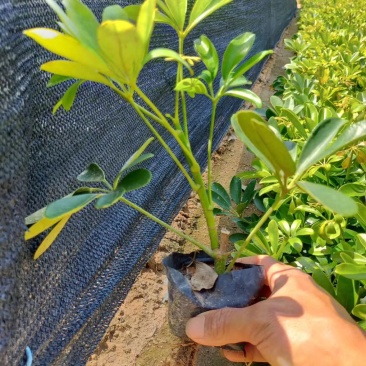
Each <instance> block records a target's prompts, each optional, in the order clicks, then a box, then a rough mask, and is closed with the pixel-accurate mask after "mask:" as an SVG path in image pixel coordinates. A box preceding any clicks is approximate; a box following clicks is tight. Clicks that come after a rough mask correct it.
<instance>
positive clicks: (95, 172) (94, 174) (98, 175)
mask: <svg viewBox="0 0 366 366" xmlns="http://www.w3.org/2000/svg"><path fill="white" fill-rule="evenodd" d="M77 180H78V181H80V182H103V181H105V174H104V171H103V169H102V168H101V167H100V166H99V165H98V164H97V163H91V164H90V165H89V166H88V167H87V168H86V169H85V170H84V171H83V172H82V173H80V174H79V175H78V176H77Z"/></svg>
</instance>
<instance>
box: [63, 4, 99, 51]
mask: <svg viewBox="0 0 366 366" xmlns="http://www.w3.org/2000/svg"><path fill="white" fill-rule="evenodd" d="M62 3H63V5H64V7H65V9H66V15H67V16H68V18H69V19H70V21H71V22H72V23H73V31H74V34H75V35H76V37H77V39H78V40H79V41H80V42H81V43H83V44H85V45H86V46H88V47H90V48H91V49H93V50H94V51H96V52H97V53H98V52H99V46H98V41H97V29H98V26H99V22H98V20H97V18H96V17H95V15H94V14H93V12H92V11H91V10H90V9H89V8H88V7H87V6H86V5H84V4H83V3H82V2H81V1H80V0H63V1H62Z"/></svg>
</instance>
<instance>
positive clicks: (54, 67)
mask: <svg viewBox="0 0 366 366" xmlns="http://www.w3.org/2000/svg"><path fill="white" fill-rule="evenodd" d="M41 70H43V71H47V72H50V73H52V74H57V75H63V76H69V77H72V78H74V79H82V80H90V81H95V82H96V83H101V84H105V85H108V86H111V83H110V82H109V80H108V79H107V78H105V77H104V76H103V75H101V74H99V73H98V72H97V71H96V70H94V69H92V68H91V67H89V66H86V65H82V64H79V63H77V62H73V61H64V60H59V61H50V62H46V63H45V64H43V65H42V66H41Z"/></svg>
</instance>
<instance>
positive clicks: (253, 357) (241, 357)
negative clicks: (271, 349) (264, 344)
mask: <svg viewBox="0 0 366 366" xmlns="http://www.w3.org/2000/svg"><path fill="white" fill-rule="evenodd" d="M222 352H223V355H224V356H225V357H226V358H227V359H228V360H229V361H231V362H266V361H267V360H266V359H265V358H264V357H263V356H262V354H261V353H260V352H259V351H258V349H257V347H255V346H253V345H252V344H247V345H246V346H245V349H244V350H243V352H240V351H229V350H223V351H222Z"/></svg>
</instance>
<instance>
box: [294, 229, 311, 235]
mask: <svg viewBox="0 0 366 366" xmlns="http://www.w3.org/2000/svg"><path fill="white" fill-rule="evenodd" d="M303 235H314V230H313V229H311V228H309V227H303V228H301V229H300V230H298V231H296V236H303Z"/></svg>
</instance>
